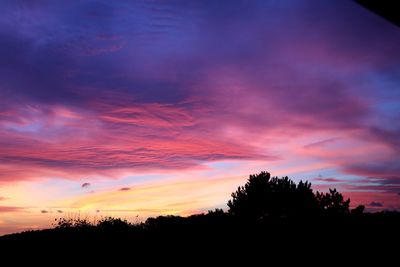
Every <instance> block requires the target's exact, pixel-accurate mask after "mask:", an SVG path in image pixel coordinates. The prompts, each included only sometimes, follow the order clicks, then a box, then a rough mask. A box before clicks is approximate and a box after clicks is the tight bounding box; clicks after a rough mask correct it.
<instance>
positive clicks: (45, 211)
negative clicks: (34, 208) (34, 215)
mask: <svg viewBox="0 0 400 267" xmlns="http://www.w3.org/2000/svg"><path fill="white" fill-rule="evenodd" d="M40 213H43V214H45V213H49V211H48V210H41V211H40Z"/></svg>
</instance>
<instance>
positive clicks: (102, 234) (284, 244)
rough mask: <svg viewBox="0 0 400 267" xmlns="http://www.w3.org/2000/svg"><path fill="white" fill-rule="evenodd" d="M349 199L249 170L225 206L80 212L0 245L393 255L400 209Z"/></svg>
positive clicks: (140, 252)
mask: <svg viewBox="0 0 400 267" xmlns="http://www.w3.org/2000/svg"><path fill="white" fill-rule="evenodd" d="M349 205H350V200H346V199H344V198H343V196H342V195H341V194H340V193H339V192H337V191H336V190H335V189H333V190H330V191H329V192H328V193H319V192H316V193H314V192H313V190H312V189H311V184H310V183H308V182H302V181H300V182H299V183H298V184H296V183H294V182H293V181H292V180H290V179H289V178H288V177H284V178H277V177H271V176H270V174H269V173H267V172H262V173H260V174H257V175H250V178H249V179H248V181H247V183H246V184H245V185H244V186H242V187H239V188H238V189H237V191H236V192H234V193H232V199H231V200H229V202H228V207H229V210H228V211H227V212H224V211H223V210H220V209H217V210H214V211H209V212H208V213H207V214H198V215H192V216H189V217H179V216H160V217H157V218H149V219H148V220H147V221H146V222H144V223H140V224H131V223H129V222H127V221H125V220H121V219H118V218H104V219H102V220H100V221H99V222H97V224H95V225H93V224H91V223H89V222H88V221H87V220H84V219H74V220H73V219H66V218H61V219H59V220H58V224H57V225H56V227H55V228H54V229H46V230H40V231H28V232H23V233H18V234H11V235H6V236H3V237H0V246H1V251H2V252H3V253H5V251H13V250H14V251H32V250H38V251H40V253H48V254H50V255H54V253H65V252H66V251H68V253H73V254H74V253H76V255H80V254H82V255H84V256H85V254H87V253H88V251H96V253H97V254H96V255H98V256H100V258H97V260H98V259H101V257H116V256H117V255H121V253H128V254H127V255H133V256H134V257H136V259H138V258H141V257H148V255H149V254H150V255H158V256H157V257H159V256H160V255H161V254H163V255H170V256H171V255H175V256H176V257H183V256H185V257H187V256H190V255H192V256H193V257H204V256H206V255H214V256H215V255H219V256H220V257H225V256H226V255H227V254H226V253H229V254H228V255H230V257H232V256H233V255H242V256H244V255H252V256H251V257H252V258H257V257H264V256H265V253H267V254H268V253H270V256H271V257H272V255H275V256H277V255H282V254H286V253H289V252H290V253H289V254H290V255H292V254H291V253H294V252H297V253H302V252H306V253H313V254H315V255H319V256H321V255H326V256H327V257H335V258H338V257H347V256H351V255H353V256H354V255H358V254H357V253H358V252H357V251H360V252H362V253H364V254H365V253H371V255H386V257H387V255H395V254H392V253H397V252H395V251H397V247H398V246H397V245H396V244H398V241H399V237H400V213H398V212H394V211H392V212H389V211H386V212H378V213H365V212H364V207H363V206H358V207H357V208H355V209H352V210H350V208H349ZM4 255H5V254H4ZM74 255H75V254H74ZM123 255H125V254H123ZM145 255H146V256H145ZM371 255H370V256H371ZM96 257H97V256H96ZM308 257H309V256H308ZM288 258H290V257H288ZM148 259H149V260H151V258H148ZM232 259H233V258H231V260H232ZM283 259H284V258H282V259H281V260H283Z"/></svg>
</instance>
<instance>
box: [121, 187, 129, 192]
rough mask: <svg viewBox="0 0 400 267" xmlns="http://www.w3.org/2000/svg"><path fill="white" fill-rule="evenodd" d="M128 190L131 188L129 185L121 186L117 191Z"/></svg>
mask: <svg viewBox="0 0 400 267" xmlns="http://www.w3.org/2000/svg"><path fill="white" fill-rule="evenodd" d="M129 190H131V188H130V187H122V188H120V189H119V191H129Z"/></svg>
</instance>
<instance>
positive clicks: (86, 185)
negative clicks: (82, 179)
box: [81, 183, 90, 188]
mask: <svg viewBox="0 0 400 267" xmlns="http://www.w3.org/2000/svg"><path fill="white" fill-rule="evenodd" d="M89 186H90V183H83V184H82V185H81V187H82V188H87V187H89Z"/></svg>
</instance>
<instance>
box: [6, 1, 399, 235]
mask: <svg viewBox="0 0 400 267" xmlns="http://www.w3.org/2000/svg"><path fill="white" fill-rule="evenodd" d="M0 10H1V16H0V235H1V234H5V233H10V232H15V231H21V230H25V229H36V228H43V227H48V226H50V225H51V223H52V222H54V218H57V217H68V216H78V215H79V214H80V216H88V217H89V218H93V219H95V218H99V217H101V216H117V217H122V218H126V219H128V220H130V221H134V222H135V221H140V220H143V219H145V218H147V217H148V216H156V215H165V214H174V215H189V214H193V213H198V212H204V211H207V210H210V209H214V208H226V202H227V200H228V199H229V198H230V193H231V192H232V191H234V190H235V189H236V188H237V186H238V185H242V184H244V183H245V181H246V179H247V177H248V175H249V174H252V173H257V172H259V171H262V170H265V171H269V172H271V174H272V175H276V176H283V175H285V176H286V175H288V176H289V177H290V178H292V179H293V180H295V181H299V180H300V179H303V180H305V179H306V180H309V181H311V182H312V184H313V188H314V189H315V190H327V189H328V188H333V187H336V188H337V189H338V190H339V191H341V192H343V193H344V194H345V196H347V197H350V198H351V200H352V205H358V204H364V205H365V206H366V208H367V210H370V211H374V210H382V209H400V28H399V27H397V26H395V25H393V24H391V23H390V22H388V21H386V20H384V19H383V18H381V17H379V16H377V15H375V14H374V13H372V12H370V11H369V10H366V9H364V8H363V7H362V6H359V5H358V4H356V3H354V2H352V1H349V0H327V1H321V0H307V1H306V0H293V1H289V0H287V1H285V0H262V1H261V0H260V1H257V0H243V1H232V0H226V1H214V0H204V1H188V0H171V1H166V0H164V1H162V0H137V1H105V0H104V1H39V0H38V1H1V2H0Z"/></svg>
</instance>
